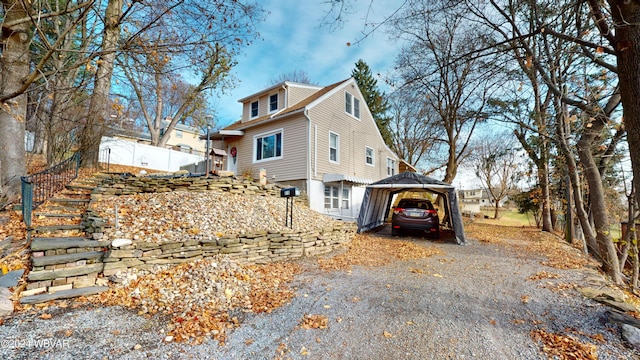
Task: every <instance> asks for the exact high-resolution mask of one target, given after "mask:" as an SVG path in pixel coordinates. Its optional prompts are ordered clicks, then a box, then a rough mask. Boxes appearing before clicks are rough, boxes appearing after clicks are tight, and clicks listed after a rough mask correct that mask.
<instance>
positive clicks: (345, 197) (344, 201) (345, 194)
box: [342, 187, 350, 209]
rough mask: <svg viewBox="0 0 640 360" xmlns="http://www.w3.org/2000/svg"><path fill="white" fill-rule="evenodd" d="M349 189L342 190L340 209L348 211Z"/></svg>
mask: <svg viewBox="0 0 640 360" xmlns="http://www.w3.org/2000/svg"><path fill="white" fill-rule="evenodd" d="M349 199H350V197H349V188H346V187H345V188H342V208H343V209H348V208H349Z"/></svg>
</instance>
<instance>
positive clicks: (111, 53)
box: [80, 0, 124, 168]
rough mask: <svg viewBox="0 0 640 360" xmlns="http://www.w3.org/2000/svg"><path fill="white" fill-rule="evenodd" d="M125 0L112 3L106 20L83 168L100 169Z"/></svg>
mask: <svg viewBox="0 0 640 360" xmlns="http://www.w3.org/2000/svg"><path fill="white" fill-rule="evenodd" d="M123 3H124V0H109V2H108V4H107V9H106V14H105V15H106V16H105V20H104V23H105V24H104V37H103V40H102V52H101V55H100V57H99V59H98V62H97V71H96V76H95V80H94V85H93V94H92V95H91V100H90V102H89V110H88V114H87V120H86V124H85V126H84V129H83V131H82V135H81V138H80V151H81V166H82V167H85V168H94V167H97V166H98V151H99V150H100V140H101V139H102V135H103V134H104V131H105V121H106V119H108V118H109V93H110V91H111V76H112V75H113V63H114V61H115V58H116V50H117V46H118V38H119V37H120V17H121V16H122V6H123Z"/></svg>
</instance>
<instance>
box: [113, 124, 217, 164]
mask: <svg viewBox="0 0 640 360" xmlns="http://www.w3.org/2000/svg"><path fill="white" fill-rule="evenodd" d="M168 126H169V121H168V120H163V121H162V127H161V128H160V135H161V136H162V135H163V134H164V133H165V131H166V129H167V127H168ZM108 135H109V136H112V137H115V138H119V139H123V140H128V141H135V142H137V143H141V144H151V136H150V135H149V133H148V132H142V131H136V130H131V129H125V128H122V127H118V128H114V129H112V130H111V131H110V132H109V134H108ZM200 136H201V132H200V130H199V129H197V128H194V127H191V126H187V125H183V124H176V126H175V127H174V128H173V130H172V131H171V133H170V134H169V139H168V140H167V144H166V145H165V148H167V149H171V150H176V151H180V152H185V153H188V154H195V155H201V156H203V155H204V153H205V151H206V145H207V143H206V141H205V140H202V139H200Z"/></svg>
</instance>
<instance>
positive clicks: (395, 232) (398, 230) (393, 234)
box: [391, 228, 400, 236]
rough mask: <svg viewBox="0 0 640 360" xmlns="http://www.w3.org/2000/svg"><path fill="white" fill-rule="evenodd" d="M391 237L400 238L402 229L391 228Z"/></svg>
mask: <svg viewBox="0 0 640 360" xmlns="http://www.w3.org/2000/svg"><path fill="white" fill-rule="evenodd" d="M391 236H400V229H394V228H391Z"/></svg>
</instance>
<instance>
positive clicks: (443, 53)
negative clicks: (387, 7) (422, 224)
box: [392, 2, 498, 183]
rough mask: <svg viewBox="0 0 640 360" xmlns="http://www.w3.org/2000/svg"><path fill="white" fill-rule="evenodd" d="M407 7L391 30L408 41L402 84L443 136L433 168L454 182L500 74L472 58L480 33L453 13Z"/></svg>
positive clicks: (401, 59) (420, 4) (401, 58)
mask: <svg viewBox="0 0 640 360" xmlns="http://www.w3.org/2000/svg"><path fill="white" fill-rule="evenodd" d="M408 6H409V7H408V9H407V10H406V11H405V12H403V13H402V14H400V15H399V16H398V17H397V18H396V19H394V20H393V21H392V26H393V28H394V32H395V33H397V34H398V36H401V37H404V38H406V40H407V42H408V45H407V46H406V47H404V48H403V50H402V53H401V54H400V55H399V56H398V60H397V65H396V67H397V68H398V69H399V71H400V73H401V77H402V81H403V84H405V85H403V86H402V87H401V88H400V89H399V90H397V91H403V88H408V89H410V91H412V92H414V93H416V94H420V97H421V99H422V100H421V101H422V102H423V104H424V105H425V106H429V107H431V108H432V111H433V113H434V114H436V115H437V117H436V118H435V119H434V120H436V122H437V124H438V126H440V127H442V128H443V129H444V132H443V136H442V137H440V138H438V139H434V140H435V141H436V143H437V146H441V149H442V152H441V154H442V156H441V160H440V161H439V162H437V163H435V164H434V165H433V166H432V168H431V169H429V170H427V172H430V171H432V170H434V169H438V168H443V169H444V172H445V175H444V179H443V181H445V182H449V183H450V182H452V181H453V179H455V177H456V174H457V172H458V166H459V164H460V163H461V162H463V160H464V159H465V158H466V157H467V156H468V155H469V141H470V139H471V137H472V135H473V133H474V131H475V129H476V127H477V126H478V124H480V123H482V122H483V121H484V119H485V118H486V114H485V113H484V108H485V106H486V103H487V100H488V99H489V97H490V96H491V93H492V92H493V91H494V90H495V89H496V87H495V85H496V83H497V81H498V76H497V74H496V73H494V72H493V69H494V67H493V66H492V65H491V64H488V63H485V62H482V61H481V60H480V59H478V58H476V57H473V56H465V54H469V53H471V52H473V50H474V47H475V46H477V45H478V44H479V37H478V36H479V34H478V33H477V32H476V30H475V29H471V28H469V27H466V26H465V25H464V24H461V23H460V22H459V21H458V15H457V14H455V13H447V12H441V13H438V14H437V15H436V14H435V13H434V12H433V10H434V9H433V8H432V7H431V6H432V4H426V3H423V2H416V3H410V5H408Z"/></svg>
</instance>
